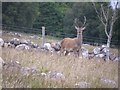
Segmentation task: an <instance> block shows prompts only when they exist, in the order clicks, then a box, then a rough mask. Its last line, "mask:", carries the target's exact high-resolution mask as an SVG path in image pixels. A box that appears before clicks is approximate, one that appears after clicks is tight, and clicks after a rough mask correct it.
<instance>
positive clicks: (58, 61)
mask: <svg viewBox="0 0 120 90" xmlns="http://www.w3.org/2000/svg"><path fill="white" fill-rule="evenodd" d="M22 36H23V37H22V38H25V37H26V38H27V39H29V38H28V36H29V35H25V34H23V35H22ZM3 38H5V39H10V38H13V37H12V36H8V35H4V36H3ZM31 40H32V41H35V42H36V43H38V44H40V39H38V40H37V39H31ZM48 40H49V39H48ZM49 41H52V42H55V41H58V40H56V39H52V40H51V38H50V40H49ZM88 48H90V49H91V48H94V47H88ZM111 50H112V51H114V52H117V51H116V50H115V49H114V50H113V49H111ZM2 58H3V60H4V61H5V62H10V61H19V62H20V64H21V65H22V66H23V67H36V68H37V69H38V74H35V75H32V74H31V75H29V76H24V75H22V74H21V73H20V72H19V71H15V70H14V71H12V72H9V70H4V71H3V83H2V86H3V87H5V88H11V87H12V88H13V87H14V88H17V87H30V88H74V87H75V84H76V83H79V82H82V81H85V82H87V83H89V87H90V88H114V87H116V88H117V87H118V62H113V61H109V62H105V61H104V60H102V59H96V58H94V59H91V60H87V59H80V58H75V57H73V56H60V55H58V54H55V53H54V54H53V56H52V55H51V54H50V53H46V52H43V51H35V50H32V51H29V50H28V51H26V50H23V51H17V50H15V49H13V48H3V49H2ZM48 71H57V72H62V73H63V75H65V78H66V79H65V81H63V82H62V81H53V80H51V79H47V80H46V79H44V78H43V77H42V76H41V74H40V73H41V72H45V73H46V72H48ZM101 78H106V79H110V80H114V81H115V82H116V85H113V84H103V83H101V81H100V80H101Z"/></svg>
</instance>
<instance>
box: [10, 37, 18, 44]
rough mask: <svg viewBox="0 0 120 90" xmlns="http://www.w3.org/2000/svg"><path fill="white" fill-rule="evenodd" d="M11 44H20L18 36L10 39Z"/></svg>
mask: <svg viewBox="0 0 120 90" xmlns="http://www.w3.org/2000/svg"><path fill="white" fill-rule="evenodd" d="M10 43H11V44H14V45H15V46H17V45H19V44H20V40H19V39H18V38H13V39H11V40H10Z"/></svg>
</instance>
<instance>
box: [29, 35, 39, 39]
mask: <svg viewBox="0 0 120 90" xmlns="http://www.w3.org/2000/svg"><path fill="white" fill-rule="evenodd" d="M30 38H35V39H39V38H40V37H38V36H37V35H31V36H30Z"/></svg>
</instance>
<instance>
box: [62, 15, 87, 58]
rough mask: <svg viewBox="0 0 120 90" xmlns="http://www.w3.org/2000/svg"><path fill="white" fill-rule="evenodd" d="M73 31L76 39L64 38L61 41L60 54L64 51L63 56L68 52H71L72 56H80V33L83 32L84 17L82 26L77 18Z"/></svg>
mask: <svg viewBox="0 0 120 90" xmlns="http://www.w3.org/2000/svg"><path fill="white" fill-rule="evenodd" d="M74 24H75V29H76V30H77V37H76V38H64V39H63V40H62V41H61V53H63V52H64V51H65V55H67V54H68V53H69V52H70V51H73V52H74V54H75V55H76V54H77V55H78V56H79V54H81V55H82V52H81V47H82V40H83V39H82V32H83V30H85V28H86V27H85V24H86V17H85V16H84V23H83V24H82V23H81V22H80V21H79V20H78V19H77V18H76V19H75V21H74Z"/></svg>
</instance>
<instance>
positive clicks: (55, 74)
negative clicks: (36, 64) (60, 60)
mask: <svg viewBox="0 0 120 90" xmlns="http://www.w3.org/2000/svg"><path fill="white" fill-rule="evenodd" d="M45 78H46V79H51V80H55V81H65V76H64V75H63V74H62V73H60V72H57V71H49V72H48V73H47V74H46V75H45Z"/></svg>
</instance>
